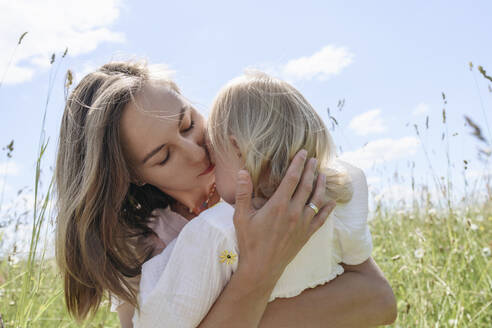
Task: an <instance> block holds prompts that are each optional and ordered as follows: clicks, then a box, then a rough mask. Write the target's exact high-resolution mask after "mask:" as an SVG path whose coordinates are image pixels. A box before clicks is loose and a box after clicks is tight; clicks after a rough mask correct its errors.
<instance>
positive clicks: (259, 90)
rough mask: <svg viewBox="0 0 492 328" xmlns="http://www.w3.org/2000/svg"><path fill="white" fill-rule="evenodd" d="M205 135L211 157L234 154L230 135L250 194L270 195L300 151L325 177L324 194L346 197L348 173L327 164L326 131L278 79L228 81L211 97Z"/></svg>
mask: <svg viewBox="0 0 492 328" xmlns="http://www.w3.org/2000/svg"><path fill="white" fill-rule="evenodd" d="M208 134H209V137H210V142H211V146H212V147H213V149H214V150H215V153H216V154H217V156H220V153H231V152H234V149H233V145H232V144H231V139H230V137H231V136H233V137H234V138H235V141H236V143H237V147H238V148H239V151H240V153H241V156H242V158H243V160H244V162H245V169H247V170H248V171H249V172H250V174H251V177H252V181H253V186H254V192H255V195H256V196H260V197H265V198H268V197H270V196H271V195H272V193H273V191H274V190H275V189H276V188H277V186H278V185H279V183H280V181H281V180H282V178H283V176H284V175H285V173H286V171H287V168H288V166H289V164H290V162H291V160H292V158H293V157H294V155H295V154H296V153H297V152H298V151H299V150H301V149H305V150H307V152H308V157H316V158H317V159H318V163H319V164H318V169H321V171H322V172H323V173H325V174H326V175H327V183H326V187H327V192H328V195H329V197H330V198H331V199H333V200H335V201H337V202H342V203H343V202H348V201H349V200H350V199H351V198H352V184H351V182H350V179H349V176H348V174H347V173H346V172H345V171H340V170H335V169H334V168H333V167H331V166H332V165H331V164H332V161H333V160H334V158H335V145H334V143H333V140H332V138H331V135H330V133H329V132H328V130H327V129H326V127H325V125H324V124H323V121H322V120H321V118H320V117H319V116H318V114H317V113H316V111H315V110H314V109H313V107H312V106H311V105H310V104H309V103H308V101H307V100H306V99H305V98H304V97H303V96H302V95H301V93H300V92H299V91H297V90H296V89H295V88H294V87H292V86H291V85H290V84H288V83H286V82H284V81H281V80H279V79H276V78H273V77H270V76H268V75H267V74H265V73H261V72H258V71H254V72H253V71H250V72H247V73H246V74H245V75H243V76H240V77H238V78H235V79H233V80H232V81H230V82H229V83H228V84H227V85H226V86H225V87H224V88H222V90H221V91H220V92H219V94H218V95H217V97H216V98H215V101H214V103H213V106H212V112H211V115H210V118H209V121H208Z"/></svg>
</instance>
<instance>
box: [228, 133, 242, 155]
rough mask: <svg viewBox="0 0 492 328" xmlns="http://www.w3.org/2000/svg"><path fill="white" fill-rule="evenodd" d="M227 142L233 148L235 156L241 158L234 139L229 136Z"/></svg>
mask: <svg viewBox="0 0 492 328" xmlns="http://www.w3.org/2000/svg"><path fill="white" fill-rule="evenodd" d="M229 141H230V142H231V145H232V148H234V153H235V154H236V156H237V157H239V158H242V156H241V150H240V149H239V146H238V143H237V139H236V137H234V136H229Z"/></svg>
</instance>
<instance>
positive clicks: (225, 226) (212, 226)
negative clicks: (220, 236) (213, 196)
mask: <svg viewBox="0 0 492 328" xmlns="http://www.w3.org/2000/svg"><path fill="white" fill-rule="evenodd" d="M233 216H234V207H232V206H231V205H229V204H228V203H226V202H224V201H220V202H218V203H217V204H216V205H214V206H212V207H210V208H209V209H207V210H205V211H203V212H202V213H200V215H198V216H197V217H196V218H194V219H192V220H191V221H190V222H189V223H188V224H187V225H185V227H184V228H183V230H185V229H186V230H193V231H195V230H198V231H199V232H200V231H201V232H203V231H204V229H206V230H217V231H220V232H222V233H224V234H229V233H231V232H234V231H235V230H234V221H233Z"/></svg>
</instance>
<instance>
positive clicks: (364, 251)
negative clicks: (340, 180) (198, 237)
mask: <svg viewBox="0 0 492 328" xmlns="http://www.w3.org/2000/svg"><path fill="white" fill-rule="evenodd" d="M340 163H341V164H342V165H343V167H344V168H345V169H346V170H347V173H348V174H349V175H350V178H351V181H352V188H353V194H352V199H351V200H350V201H349V202H348V203H345V204H337V206H336V207H335V210H334V211H333V213H334V215H335V217H334V221H335V222H334V224H335V240H336V242H337V243H338V245H337V246H338V247H339V248H340V255H341V262H343V263H344V264H349V265H357V264H361V263H363V262H364V261H366V260H367V259H368V258H369V257H370V256H371V252H372V238H371V232H370V230H369V225H368V224H367V216H368V213H369V209H368V190H367V181H366V176H365V174H364V172H363V171H362V170H361V169H359V168H358V167H355V166H352V165H350V164H349V163H346V162H342V161H340Z"/></svg>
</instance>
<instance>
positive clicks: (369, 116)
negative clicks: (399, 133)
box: [349, 109, 387, 136]
mask: <svg viewBox="0 0 492 328" xmlns="http://www.w3.org/2000/svg"><path fill="white" fill-rule="evenodd" d="M349 127H350V128H351V129H352V130H354V131H355V133H356V134H358V135H360V136H365V135H368V134H371V133H383V132H385V131H386V129H387V127H386V125H385V124H384V121H383V118H382V117H381V110H380V109H373V110H370V111H367V112H365V113H362V114H360V115H358V116H356V117H354V118H353V119H352V120H351V121H350V123H349Z"/></svg>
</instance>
